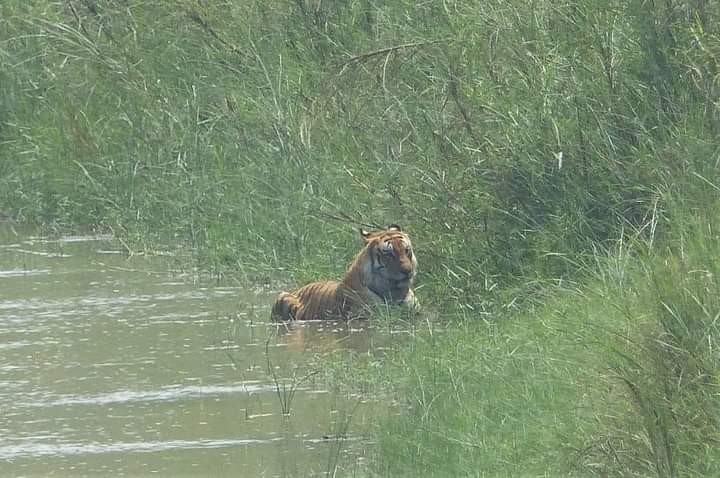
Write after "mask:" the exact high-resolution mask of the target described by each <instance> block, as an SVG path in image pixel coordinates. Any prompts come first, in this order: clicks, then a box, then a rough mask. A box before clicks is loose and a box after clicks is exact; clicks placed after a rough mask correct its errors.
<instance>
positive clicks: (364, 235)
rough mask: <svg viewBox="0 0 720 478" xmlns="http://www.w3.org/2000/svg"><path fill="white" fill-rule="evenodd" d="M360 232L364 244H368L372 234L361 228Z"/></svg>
mask: <svg viewBox="0 0 720 478" xmlns="http://www.w3.org/2000/svg"><path fill="white" fill-rule="evenodd" d="M359 231H360V236H362V240H363V242H367V241H369V240H370V234H371V233H370V232H368V231H366V230H365V229H363V228H360V229H359Z"/></svg>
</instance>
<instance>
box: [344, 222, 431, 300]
mask: <svg viewBox="0 0 720 478" xmlns="http://www.w3.org/2000/svg"><path fill="white" fill-rule="evenodd" d="M360 235H361V236H362V239H363V241H364V242H365V247H364V248H363V250H362V251H361V253H360V254H359V255H358V259H362V262H361V268H362V275H363V281H362V282H363V283H364V285H365V286H366V287H367V288H368V289H369V290H370V291H371V292H373V293H374V294H375V295H377V296H379V297H380V298H383V299H385V300H387V301H390V302H393V303H399V302H403V301H405V300H406V299H407V298H408V297H409V296H411V295H412V291H411V290H410V288H411V286H412V282H413V280H414V279H415V274H416V271H417V259H416V257H415V254H414V253H413V248H412V243H411V242H410V238H409V237H408V235H407V234H406V233H404V232H402V230H401V229H400V226H398V225H397V224H392V225H390V226H388V228H387V229H385V230H381V231H373V232H367V231H365V230H362V229H361V230H360Z"/></svg>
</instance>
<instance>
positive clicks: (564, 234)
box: [0, 0, 718, 312]
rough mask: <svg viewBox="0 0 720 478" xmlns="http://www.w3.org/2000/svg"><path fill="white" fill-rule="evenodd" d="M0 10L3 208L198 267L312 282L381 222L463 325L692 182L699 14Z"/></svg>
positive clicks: (395, 8)
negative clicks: (417, 260)
mask: <svg viewBox="0 0 720 478" xmlns="http://www.w3.org/2000/svg"><path fill="white" fill-rule="evenodd" d="M0 8H1V9H2V17H1V18H2V19H1V20H0V66H1V67H2V68H0V71H2V73H0V75H2V78H1V79H2V83H3V88H2V92H0V111H2V114H3V122H2V127H1V128H2V129H1V130H0V137H1V138H2V142H1V143H0V144H1V146H0V164H1V166H0V168H2V171H1V172H2V175H1V176H0V203H1V204H3V209H4V210H5V211H6V212H9V213H11V214H12V215H13V216H15V217H17V218H20V219H24V220H29V221H37V222H43V223H47V224H49V225H51V226H54V227H56V228H59V229H62V228H68V227H74V226H76V225H78V224H81V225H93V226H97V227H101V228H105V229H111V230H112V231H113V232H115V233H116V234H118V235H120V236H122V237H124V238H126V239H127V240H128V244H130V245H131V247H132V248H135V249H139V250H143V249H145V250H152V249H154V248H156V247H157V245H158V244H166V243H167V242H168V238H170V239H171V240H173V242H175V243H178V244H182V245H183V248H184V249H185V250H192V251H193V253H194V256H195V258H196V259H197V261H198V262H199V264H201V265H202V266H204V267H206V268H209V269H212V270H215V271H217V272H218V273H224V272H227V271H231V272H232V273H233V274H236V273H238V272H239V273H240V274H241V275H243V276H245V277H247V278H253V279H265V278H278V277H286V276H287V275H288V272H290V273H294V274H295V278H296V279H297V280H299V281H301V280H305V279H307V278H309V277H310V276H313V277H314V276H317V275H319V274H323V275H325V274H334V275H337V274H339V273H340V272H341V270H342V268H343V267H344V266H345V264H346V262H347V261H348V260H349V258H350V257H351V254H352V250H353V249H354V248H355V247H356V242H355V238H354V237H353V233H352V232H351V230H352V228H353V227H354V226H356V225H358V224H359V223H362V224H377V225H382V224H387V223H390V222H396V223H400V224H402V225H404V226H405V227H406V228H407V229H408V230H410V231H411V233H412V234H413V235H414V236H415V237H416V242H417V243H418V247H419V250H418V252H419V253H421V254H422V258H423V262H422V272H423V282H424V283H425V285H426V287H429V288H432V289H433V290H436V291H441V293H438V294H432V298H431V299H430V300H431V302H436V303H437V305H438V306H441V307H443V308H448V307H451V308H453V309H459V310H467V311H470V312H471V311H478V312H483V311H485V312H487V311H489V310H491V309H492V308H493V306H494V305H496V304H498V303H502V302H506V301H511V300H512V297H511V298H507V297H503V296H498V295H497V294H496V293H494V292H493V291H495V292H496V291H498V290H500V289H499V288H497V284H498V283H499V284H501V285H502V284H504V283H507V282H508V280H515V279H518V278H521V279H523V280H524V281H525V282H528V281H531V280H538V281H544V280H546V279H547V278H558V277H564V276H566V275H568V274H572V273H573V267H572V266H571V262H567V261H565V260H563V257H565V256H567V255H574V254H578V253H584V252H587V251H588V250H591V248H592V246H593V244H595V243H597V242H601V243H602V242H603V241H606V240H608V239H609V238H613V237H616V236H617V235H618V233H619V231H620V229H622V228H624V227H641V226H642V225H643V224H644V223H645V221H646V220H647V218H648V217H649V216H650V215H651V214H652V211H653V210H654V208H655V207H656V206H657V201H658V197H659V194H658V190H659V189H662V188H663V187H665V186H666V183H667V182H668V181H676V182H678V183H679V184H683V183H685V182H686V181H687V180H688V178H689V177H690V178H691V177H692V174H693V173H695V172H698V173H699V174H702V175H703V176H704V177H707V178H708V179H709V180H710V181H713V180H714V179H715V177H716V171H715V168H714V166H713V164H714V160H712V159H711V158H712V157H713V155H714V154H716V153H715V151H716V148H717V144H716V143H717V142H716V133H717V120H718V112H717V101H718V88H717V71H716V68H717V65H716V60H715V56H716V55H715V53H716V52H717V50H718V40H717V38H718V32H717V26H716V25H717V24H718V22H715V21H713V20H715V19H716V18H717V15H718V12H717V7H716V6H715V5H714V4H709V3H706V2H703V3H700V4H695V3H682V2H677V3H675V2H665V3H663V4H662V5H660V4H658V5H656V6H655V7H653V6H652V5H651V3H648V2H641V1H633V2H599V3H598V2H592V1H587V2H582V3H575V2H560V3H558V2H534V3H531V4H528V3H527V2H513V1H505V0H504V1H493V2H443V3H436V2H431V3H417V2H409V1H400V2H379V3H378V2H372V1H368V0H355V1H352V2H325V1H324V2H314V1H307V0H297V1H281V0H274V1H269V2H266V1H263V2H260V1H258V2H235V3H218V2H201V3H176V2H170V1H162V2H152V3H147V2H120V1H111V0H106V1H96V2H37V1H35V2H33V1H31V2H19V1H13V0H10V1H8V2H4V3H3V5H2V7H0ZM320 231H323V232H322V233H320ZM287 269H292V270H291V271H287ZM290 275H291V276H292V274H290ZM529 290H530V291H532V290H534V289H533V288H532V287H531V288H530V289H529ZM523 295H524V294H523Z"/></svg>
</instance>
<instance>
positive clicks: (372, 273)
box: [271, 224, 417, 321]
mask: <svg viewBox="0 0 720 478" xmlns="http://www.w3.org/2000/svg"><path fill="white" fill-rule="evenodd" d="M360 234H361V236H362V238H363V241H364V243H365V245H364V247H363V248H362V249H361V250H360V252H358V254H357V255H356V256H355V259H354V260H353V261H352V264H351V265H350V268H349V269H348V271H347V272H346V273H345V277H344V278H343V280H342V281H340V282H337V281H320V282H313V283H311V284H308V285H306V286H303V287H301V288H300V289H298V290H296V291H293V292H282V293H281V294H280V295H279V296H278V298H277V300H276V301H275V305H274V306H273V308H272V314H271V317H272V319H273V320H278V321H287V320H319V319H354V318H360V317H366V316H367V312H368V308H369V307H370V306H372V305H374V304H395V305H398V304H405V305H408V306H410V307H412V308H415V307H417V302H416V299H415V294H414V293H413V290H412V283H413V280H414V279H415V273H416V270H417V259H416V258H415V254H414V253H413V250H412V244H411V242H410V238H409V237H408V235H407V234H406V233H404V232H403V231H402V230H401V229H400V226H397V225H394V224H393V225H391V226H388V228H387V229H385V230H381V231H375V232H366V231H363V230H361V231H360Z"/></svg>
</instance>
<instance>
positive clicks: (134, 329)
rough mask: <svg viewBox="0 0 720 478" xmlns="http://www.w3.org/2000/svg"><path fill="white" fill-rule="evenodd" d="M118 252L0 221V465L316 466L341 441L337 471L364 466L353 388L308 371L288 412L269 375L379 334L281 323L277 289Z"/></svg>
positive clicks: (250, 469)
mask: <svg viewBox="0 0 720 478" xmlns="http://www.w3.org/2000/svg"><path fill="white" fill-rule="evenodd" d="M117 250H118V246H117V245H116V244H114V243H113V242H112V241H111V240H110V238H108V237H93V236H83V237H63V238H59V239H53V240H48V239H44V238H41V237H35V236H31V235H28V234H23V233H19V232H18V231H17V228H16V227H13V226H11V225H9V224H0V411H1V414H0V474H1V475H2V476H48V475H52V476H73V477H75V476H139V475H141V476H147V475H156V476H239V477H245V476H248V477H255V476H268V477H271V476H324V474H325V472H326V471H328V470H329V469H331V468H332V466H333V464H334V463H335V462H336V460H335V458H334V457H335V456H336V455H337V454H338V449H339V450H340V453H339V456H340V458H339V461H340V465H341V466H342V467H344V469H345V470H346V471H348V470H354V469H355V470H357V469H358V468H361V467H362V463H363V460H364V453H365V451H364V450H365V449H366V448H367V443H366V442H365V441H364V438H363V433H362V430H363V429H364V426H365V425H366V423H365V420H364V418H363V413H362V409H363V408H368V407H366V406H364V405H362V403H363V402H362V399H361V398H359V397H354V396H351V395H349V394H342V395H340V394H339V393H337V392H335V393H333V392H330V391H327V390H324V389H323V388H321V387H320V385H318V383H317V382H320V381H319V380H306V381H304V382H303V383H301V384H300V385H299V389H298V391H297V393H296V395H295V397H294V399H293V400H292V403H291V413H290V418H289V419H287V418H283V414H282V403H281V399H280V397H279V396H278V393H277V389H276V379H277V380H278V381H280V382H282V383H283V384H285V386H286V387H289V386H290V385H291V383H292V382H291V381H287V380H285V379H287V378H289V377H292V376H293V374H295V375H296V376H298V377H299V376H303V375H304V374H305V373H311V372H312V371H313V370H312V368H303V365H304V363H306V362H309V361H310V358H311V357H312V358H313V359H314V360H315V361H317V356H318V354H322V353H325V352H326V351H329V350H332V349H334V348H337V347H342V348H354V349H356V350H359V351H367V350H368V347H369V344H370V343H371V342H373V341H377V340H379V339H378V337H377V336H376V337H373V333H372V332H371V331H368V330H357V329H350V330H348V329H347V326H343V325H332V324H310V325H305V326H298V327H296V328H294V329H293V330H291V331H280V333H278V331H277V326H276V325H274V324H270V323H269V322H268V321H267V316H268V313H269V306H270V303H271V301H272V299H273V297H274V295H275V294H274V293H272V292H270V291H262V290H258V291H247V290H242V289H240V288H236V287H213V286H207V285H206V286H203V285H191V284H190V282H191V281H188V280H187V278H179V277H176V276H173V275H171V274H168V273H167V272H166V270H167V266H166V265H165V263H164V262H163V261H162V260H160V259H157V258H156V259H146V258H134V259H131V260H128V259H127V258H126V257H125V256H124V255H121V254H117V253H116V251H117ZM375 335H377V334H375ZM380 339H381V338H380ZM266 352H267V353H266ZM268 354H269V357H270V362H271V366H272V367H273V369H274V370H275V375H276V377H273V374H272V373H270V372H269V371H268V370H269V369H268ZM296 364H299V365H300V368H297V369H296V368H295V367H294V366H295V365H296ZM286 391H287V389H286ZM280 396H281V397H282V396H285V395H284V394H282V393H281V394H280ZM358 403H361V405H360V407H359V408H356V406H357V404H358ZM353 411H354V412H355V413H354V415H353V417H352V421H351V432H350V434H349V436H348V437H347V439H339V438H337V437H338V434H337V432H338V430H341V429H342V428H343V423H344V421H346V420H347V418H348V416H349V414H350V413H351V412H353Z"/></svg>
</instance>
